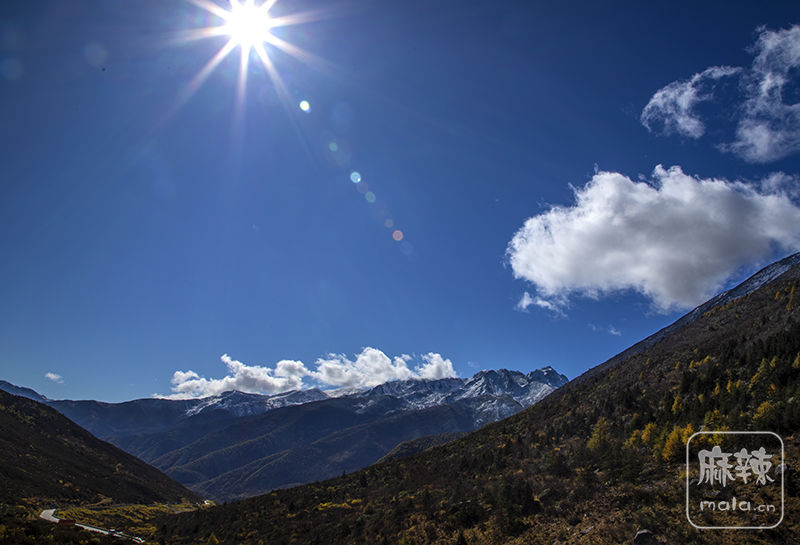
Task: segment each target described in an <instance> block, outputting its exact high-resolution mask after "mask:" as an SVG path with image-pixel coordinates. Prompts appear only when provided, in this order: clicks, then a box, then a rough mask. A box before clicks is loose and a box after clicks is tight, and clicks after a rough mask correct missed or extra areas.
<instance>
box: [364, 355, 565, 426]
mask: <svg viewBox="0 0 800 545" xmlns="http://www.w3.org/2000/svg"><path fill="white" fill-rule="evenodd" d="M566 382H567V377H565V376H564V375H561V374H559V373H557V372H556V371H555V370H554V369H553V368H552V367H545V368H542V369H537V370H536V371H531V372H530V373H528V374H527V375H525V374H523V373H520V372H519V371H509V370H508V369H499V370H496V371H495V370H490V371H480V372H479V373H476V374H475V375H474V376H472V377H470V378H445V379H438V380H421V379H412V380H398V381H392V382H387V383H385V384H381V385H380V386H375V387H374V388H371V389H369V390H367V391H365V392H358V393H355V394H351V395H350V396H349V397H354V398H358V399H361V400H363V405H362V409H361V410H362V411H366V410H368V409H371V408H373V407H374V406H375V404H376V403H377V400H379V399H382V398H386V397H391V398H396V399H398V400H400V401H401V402H402V403H401V404H400V406H399V407H397V408H396V409H395V410H419V409H427V408H428V407H434V406H437V405H443V404H447V403H453V402H456V401H461V400H468V399H475V400H481V402H482V403H483V404H484V405H483V406H482V407H483V408H481V410H480V411H479V412H481V413H486V414H487V418H488V415H489V414H490V413H495V414H497V415H501V416H498V417H496V418H492V420H499V419H500V418H505V417H506V416H510V415H511V414H514V413H515V412H518V411H520V410H522V409H524V408H526V407H530V406H531V405H533V404H534V403H536V402H537V401H539V400H540V399H542V398H543V397H545V396H546V395H547V394H549V393H550V392H552V391H553V390H554V389H556V388H558V387H559V386H561V385H563V384H566ZM490 406H491V408H490ZM487 421H488V420H487Z"/></svg>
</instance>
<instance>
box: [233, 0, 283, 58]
mask: <svg viewBox="0 0 800 545" xmlns="http://www.w3.org/2000/svg"><path fill="white" fill-rule="evenodd" d="M270 7H271V3H264V4H261V5H260V6H256V5H255V3H254V1H253V0H244V2H241V3H240V2H238V1H237V0H232V1H231V9H230V11H227V12H225V15H224V16H223V19H225V23H224V24H223V25H222V30H224V32H225V33H226V34H227V35H228V36H229V38H230V40H231V41H233V42H234V43H235V45H238V46H239V47H241V48H242V49H247V50H249V49H251V48H254V47H259V46H261V45H262V44H264V43H265V42H268V41H269V40H270V36H271V34H272V27H273V26H274V23H273V19H272V16H271V15H270V13H269V8H270Z"/></svg>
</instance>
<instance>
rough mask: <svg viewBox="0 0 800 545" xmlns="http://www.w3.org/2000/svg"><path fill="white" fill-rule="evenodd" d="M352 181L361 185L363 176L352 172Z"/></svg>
mask: <svg viewBox="0 0 800 545" xmlns="http://www.w3.org/2000/svg"><path fill="white" fill-rule="evenodd" d="M350 181H351V182H353V183H354V184H357V183H360V182H361V174H359V173H358V172H356V171H353V172H351V173H350Z"/></svg>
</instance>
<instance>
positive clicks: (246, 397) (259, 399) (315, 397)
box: [186, 388, 329, 416]
mask: <svg viewBox="0 0 800 545" xmlns="http://www.w3.org/2000/svg"><path fill="white" fill-rule="evenodd" d="M328 397H329V396H328V395H326V394H325V393H324V392H323V391H322V390H320V389H318V388H311V389H309V390H292V391H290V392H283V393H281V394H275V395H269V396H266V395H260V394H247V393H244V392H237V391H235V390H233V391H229V392H223V393H221V394H217V395H214V396H211V397H205V398H202V399H199V400H198V402H197V404H195V405H193V406H191V407H190V408H188V409H187V410H186V415H187V416H194V415H197V414H200V413H202V412H204V411H211V410H216V411H225V412H227V413H229V414H231V415H233V416H253V415H257V414H263V413H265V412H267V411H271V410H274V409H280V408H281V407H288V406H290V405H302V404H303V403H311V402H312V401H320V400H323V399H328Z"/></svg>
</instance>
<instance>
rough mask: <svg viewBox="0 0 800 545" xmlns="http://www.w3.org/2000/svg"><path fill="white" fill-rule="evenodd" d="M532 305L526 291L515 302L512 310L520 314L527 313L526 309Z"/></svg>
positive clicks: (531, 300)
mask: <svg viewBox="0 0 800 545" xmlns="http://www.w3.org/2000/svg"><path fill="white" fill-rule="evenodd" d="M532 304H533V297H531V294H530V293H528V292H527V291H526V292H525V293H523V294H522V297H520V300H519V301H518V302H517V304H516V306H515V307H514V308H516V309H517V310H519V311H522V312H527V311H528V307H529V306H531V305H532Z"/></svg>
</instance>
